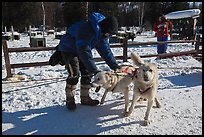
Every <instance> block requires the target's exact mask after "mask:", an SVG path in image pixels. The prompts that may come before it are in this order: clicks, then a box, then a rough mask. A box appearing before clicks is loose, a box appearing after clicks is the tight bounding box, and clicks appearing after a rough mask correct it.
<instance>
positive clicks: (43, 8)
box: [41, 2, 45, 37]
mask: <svg viewBox="0 0 204 137" xmlns="http://www.w3.org/2000/svg"><path fill="white" fill-rule="evenodd" d="M41 4H42V10H43V37H44V33H45V7H44V3H43V2H42V3H41Z"/></svg>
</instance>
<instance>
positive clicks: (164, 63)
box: [2, 33, 202, 135]
mask: <svg viewBox="0 0 204 137" xmlns="http://www.w3.org/2000/svg"><path fill="white" fill-rule="evenodd" d="M146 34H148V35H147V36H137V37H136V38H135V39H134V42H145V41H156V38H155V37H153V36H152V35H151V34H152V33H146ZM58 42H59V40H56V39H54V36H53V35H49V36H47V37H46V43H47V46H49V47H53V46H56V44H58ZM129 42H130V43H131V40H130V41H129ZM8 46H9V47H29V37H27V36H24V35H21V39H20V40H14V41H8ZM192 49H194V45H192V44H191V43H184V44H176V43H175V44H171V45H169V47H168V52H176V51H188V50H192ZM112 51H113V53H114V55H115V56H116V55H122V48H118V49H112ZM131 52H136V53H138V54H139V55H146V54H156V45H147V46H140V47H131V48H128V55H129V54H130V53H131ZM52 53H53V51H38V52H19V53H10V61H11V63H26V62H35V61H48V59H49V57H50V56H51V55H52ZM93 55H94V57H97V56H98V53H97V52H96V51H95V50H93ZM145 60H146V61H150V62H155V63H156V64H157V65H158V68H159V83H160V84H159V89H158V95H159V97H160V102H161V104H162V107H161V108H153V109H152V110H151V112H150V118H151V119H152V120H153V122H152V123H151V124H150V125H149V126H144V125H143V118H144V113H145V111H146V102H143V103H141V104H137V105H136V107H135V109H134V111H133V113H132V115H131V116H129V117H123V116H122V115H121V113H122V111H123V109H124V99H123V98H122V97H123V94H122V93H111V92H110V93H108V95H107V98H106V100H105V103H104V105H98V106H95V107H90V106H82V105H80V91H79V84H78V85H77V92H76V97H75V99H76V103H77V110H76V111H75V112H70V111H68V110H67V109H66V107H65V91H64V88H65V78H63V77H66V76H67V72H66V70H65V69H64V66H60V65H59V66H55V67H52V66H42V67H30V68H18V69H15V70H13V71H12V72H15V74H18V75H23V76H26V77H27V79H25V81H26V80H28V81H27V82H19V83H6V82H9V81H5V77H6V69H5V61H4V57H3V51H2V134H3V135H10V134H11V135H31V134H33V135H52V134H53V135H71V134H79V135H83V134H90V135H96V134H97V135H113V134H114V135H172V134H173V135H202V64H201V63H200V62H198V61H197V60H195V59H194V58H192V57H191V56H180V57H173V58H168V59H162V60H155V57H153V58H145ZM128 61H129V62H128V63H130V64H131V60H128ZM118 62H119V63H122V61H120V60H119V61H118ZM97 66H98V67H99V68H100V69H102V70H110V69H109V67H108V66H107V65H106V64H105V63H104V62H100V63H97ZM193 67H194V68H193ZM50 78H61V79H54V80H43V81H40V80H42V79H50ZM94 90H95V89H92V90H91V92H90V96H91V97H92V98H94V99H99V100H100V99H101V97H102V95H103V93H104V90H103V89H102V90H101V91H100V92H98V93H95V92H94ZM129 96H130V97H132V91H131V92H130V94H129Z"/></svg>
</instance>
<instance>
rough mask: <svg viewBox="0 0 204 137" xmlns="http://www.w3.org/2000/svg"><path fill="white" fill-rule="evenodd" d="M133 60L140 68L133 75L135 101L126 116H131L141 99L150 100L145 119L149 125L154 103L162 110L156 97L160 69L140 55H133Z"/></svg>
mask: <svg viewBox="0 0 204 137" xmlns="http://www.w3.org/2000/svg"><path fill="white" fill-rule="evenodd" d="M131 59H132V61H133V63H134V64H135V65H136V66H139V68H137V69H136V70H135V72H134V74H133V85H134V89H133V99H132V102H131V106H130V108H129V110H128V111H127V112H125V113H124V116H129V115H130V114H131V113H132V111H133V109H134V106H135V103H136V102H137V100H138V99H139V98H145V99H147V100H148V103H147V110H146V113H145V117H144V124H145V125H149V124H150V122H151V121H150V120H149V113H150V110H151V108H152V105H153V102H154V101H155V102H156V107H157V108H160V107H161V105H160V102H159V100H158V99H157V97H156V94H157V88H158V69H157V65H156V64H155V63H150V62H144V60H143V59H141V58H140V56H139V55H137V54H135V53H131Z"/></svg>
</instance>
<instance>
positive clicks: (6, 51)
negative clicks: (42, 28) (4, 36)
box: [2, 35, 202, 78]
mask: <svg viewBox="0 0 204 137" xmlns="http://www.w3.org/2000/svg"><path fill="white" fill-rule="evenodd" d="M192 42H196V44H195V50H191V51H185V52H174V53H166V54H150V55H141V58H145V57H157V56H159V57H161V58H166V57H172V56H182V55H189V54H190V55H194V56H196V55H197V54H199V53H202V50H200V49H199V46H201V44H200V35H197V39H196V40H175V41H165V42H140V43H132V44H128V42H127V38H124V40H123V43H122V44H110V47H111V48H121V47H122V48H123V56H116V57H115V58H116V59H120V60H123V61H124V62H126V61H127V59H129V58H130V57H128V55H127V53H128V47H133V46H142V45H156V44H166V43H192ZM2 46H3V52H4V59H5V65H6V72H7V78H8V77H12V73H11V69H15V68H22V67H35V66H45V65H49V62H48V61H46V62H32V63H19V64H11V63H10V58H9V53H11V52H33V51H50V50H55V47H28V48H27V47H26V48H8V45H7V42H6V40H3V41H2ZM94 59H95V61H102V60H103V59H102V58H100V57H99V58H94Z"/></svg>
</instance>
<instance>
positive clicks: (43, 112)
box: [2, 100, 142, 135]
mask: <svg viewBox="0 0 204 137" xmlns="http://www.w3.org/2000/svg"><path fill="white" fill-rule="evenodd" d="M118 105H123V106H122V107H121V109H118V108H117V106H118ZM113 108H116V109H113ZM123 108H124V101H123V100H121V101H115V102H114V103H110V104H104V105H98V106H94V107H92V106H83V105H80V104H77V109H76V110H75V111H74V112H71V111H68V110H67V108H66V107H65V106H51V107H45V108H40V109H30V110H26V111H17V112H4V111H2V126H3V124H4V125H5V124H12V125H13V126H14V127H13V128H10V129H7V130H4V131H3V128H2V135H26V134H33V135H86V134H89V135H95V134H99V133H102V132H104V131H109V130H111V129H117V128H119V127H121V126H128V125H131V124H140V125H142V121H134V122H127V123H124V122H114V123H116V124H113V123H112V122H111V121H113V120H119V119H124V118H126V117H122V116H121V113H122V111H123ZM104 117H105V118H104ZM104 122H110V123H112V124H111V126H110V125H109V126H108V125H106V124H105V125H106V126H105V127H103V126H102V124H103V123H104Z"/></svg>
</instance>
